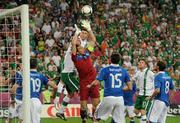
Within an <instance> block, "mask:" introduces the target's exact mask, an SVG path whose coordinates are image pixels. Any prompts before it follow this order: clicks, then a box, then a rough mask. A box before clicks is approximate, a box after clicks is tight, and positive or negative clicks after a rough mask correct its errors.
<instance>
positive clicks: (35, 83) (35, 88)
mask: <svg viewBox="0 0 180 123" xmlns="http://www.w3.org/2000/svg"><path fill="white" fill-rule="evenodd" d="M31 82H32V87H33V88H32V89H33V92H39V91H40V88H41V80H40V79H38V78H36V79H33V78H31Z"/></svg>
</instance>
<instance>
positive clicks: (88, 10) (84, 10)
mask: <svg viewBox="0 0 180 123" xmlns="http://www.w3.org/2000/svg"><path fill="white" fill-rule="evenodd" d="M81 12H82V14H83V15H84V16H90V15H91V14H92V7H91V6H90V5H84V6H83V7H82V9H81Z"/></svg>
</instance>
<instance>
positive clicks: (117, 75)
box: [97, 64, 130, 97]
mask: <svg viewBox="0 0 180 123" xmlns="http://www.w3.org/2000/svg"><path fill="white" fill-rule="evenodd" d="M97 80H99V81H104V97H106V96H123V87H124V84H125V83H127V82H128V81H130V77H129V74H128V72H127V70H125V69H124V68H122V67H121V66H119V65H115V64H111V65H109V66H107V67H105V68H102V69H101V71H100V73H99V74H98V76H97Z"/></svg>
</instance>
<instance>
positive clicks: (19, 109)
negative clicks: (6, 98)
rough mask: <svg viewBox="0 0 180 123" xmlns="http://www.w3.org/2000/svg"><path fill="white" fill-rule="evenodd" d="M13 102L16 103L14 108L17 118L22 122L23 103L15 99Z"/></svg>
mask: <svg viewBox="0 0 180 123" xmlns="http://www.w3.org/2000/svg"><path fill="white" fill-rule="evenodd" d="M15 102H16V106H15V109H16V114H17V116H18V118H19V119H21V120H22V119H23V103H22V101H21V100H17V99H15Z"/></svg>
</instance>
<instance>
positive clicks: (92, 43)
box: [82, 20, 96, 47]
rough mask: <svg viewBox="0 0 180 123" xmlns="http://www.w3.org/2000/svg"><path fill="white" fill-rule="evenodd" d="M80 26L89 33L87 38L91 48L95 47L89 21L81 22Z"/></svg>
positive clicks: (94, 39) (94, 38)
mask: <svg viewBox="0 0 180 123" xmlns="http://www.w3.org/2000/svg"><path fill="white" fill-rule="evenodd" d="M82 26H83V27H84V28H85V29H87V31H88V32H89V37H88V41H89V42H90V45H91V47H94V46H95V43H96V37H95V35H94V33H93V31H92V29H91V25H90V21H88V20H83V21H82Z"/></svg>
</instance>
